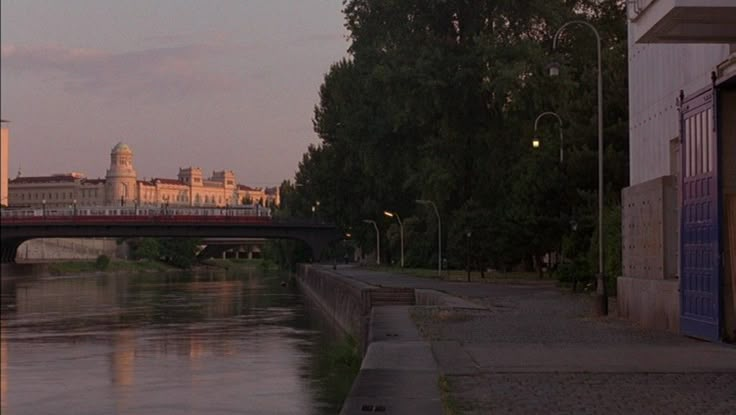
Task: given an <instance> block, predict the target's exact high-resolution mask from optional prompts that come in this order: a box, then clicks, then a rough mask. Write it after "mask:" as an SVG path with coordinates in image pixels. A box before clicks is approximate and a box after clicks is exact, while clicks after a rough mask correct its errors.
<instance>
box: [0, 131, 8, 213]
mask: <svg viewBox="0 0 736 415" xmlns="http://www.w3.org/2000/svg"><path fill="white" fill-rule="evenodd" d="M8 158H9V157H8V129H7V128H5V127H2V128H0V204H2V205H5V206H7V205H8Z"/></svg>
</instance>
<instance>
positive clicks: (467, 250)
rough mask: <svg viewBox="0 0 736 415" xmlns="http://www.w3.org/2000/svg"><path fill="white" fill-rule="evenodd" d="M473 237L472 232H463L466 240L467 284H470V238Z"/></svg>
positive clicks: (467, 230)
mask: <svg viewBox="0 0 736 415" xmlns="http://www.w3.org/2000/svg"><path fill="white" fill-rule="evenodd" d="M472 235H473V232H472V231H471V230H470V229H466V230H465V238H466V239H467V241H468V243H467V248H466V250H465V266H466V268H467V271H468V282H470V237H471V236H472Z"/></svg>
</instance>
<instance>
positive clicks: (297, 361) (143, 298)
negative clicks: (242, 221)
mask: <svg viewBox="0 0 736 415" xmlns="http://www.w3.org/2000/svg"><path fill="white" fill-rule="evenodd" d="M286 280H287V279H286V277H285V275H284V274H280V273H269V272H263V271H260V270H256V269H253V270H243V271H238V272H230V273H226V272H223V271H217V272H209V273H201V272H200V273H165V274H150V273H148V274H138V275H117V274H116V275H111V274H105V275H98V276H78V277H19V278H13V279H9V278H4V279H3V281H2V319H1V323H2V325H1V329H2V332H1V333H0V346H1V350H0V357H1V358H2V359H1V364H2V367H1V368H0V369H1V372H0V375H1V376H2V379H1V384H0V386H1V392H2V396H1V398H2V402H1V404H2V413H3V414H4V415H5V414H10V415H13V414H33V415H42V414H54V415H58V414H149V415H153V414H212V415H216V414H235V413H238V414H331V413H337V412H338V411H339V407H340V404H341V402H342V399H343V398H344V395H345V393H346V392H347V389H348V388H349V386H350V382H351V380H352V379H351V378H350V376H351V375H350V374H348V373H346V372H350V371H349V370H335V367H334V362H332V360H331V359H332V355H333V354H335V353H336V352H335V351H336V350H337V351H338V352H337V353H339V351H340V350H341V349H340V348H341V345H343V344H344V342H339V341H337V340H335V338H336V337H337V336H334V335H331V334H328V333H329V331H330V330H327V329H326V328H325V327H324V323H322V322H321V321H320V319H319V318H317V317H315V316H314V313H313V312H310V310H309V308H308V307H307V306H306V305H305V304H304V300H303V298H302V296H301V295H300V293H299V292H298V290H297V289H296V288H295V287H293V286H292V284H286V286H284V282H285V281H286ZM342 348H343V349H344V348H346V346H342ZM348 349H349V347H348ZM336 372H340V373H336Z"/></svg>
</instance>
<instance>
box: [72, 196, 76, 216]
mask: <svg viewBox="0 0 736 415" xmlns="http://www.w3.org/2000/svg"><path fill="white" fill-rule="evenodd" d="M72 204H73V205H74V216H77V199H74V200H73V201H72Z"/></svg>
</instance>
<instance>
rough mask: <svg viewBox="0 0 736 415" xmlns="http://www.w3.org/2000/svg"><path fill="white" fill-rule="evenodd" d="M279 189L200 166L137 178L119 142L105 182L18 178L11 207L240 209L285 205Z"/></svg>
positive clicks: (74, 176)
mask: <svg viewBox="0 0 736 415" xmlns="http://www.w3.org/2000/svg"><path fill="white" fill-rule="evenodd" d="M279 196H280V195H279V192H278V187H272V188H253V187H249V186H246V185H242V184H238V183H237V182H236V180H235V174H234V173H233V172H232V171H231V170H221V171H213V172H212V175H211V176H210V177H209V178H205V177H204V175H203V174H202V169H200V168H199V167H187V168H180V169H179V173H178V175H177V178H176V179H166V178H154V179H151V180H138V174H137V173H136V171H135V168H134V167H133V150H132V149H131V148H130V146H129V145H127V144H125V143H123V142H119V143H117V144H116V145H115V146H114V147H113V148H112V150H111V151H110V167H109V168H108V169H107V172H106V174H105V178H104V179H88V178H86V177H85V175H84V174H82V173H77V172H73V173H63V174H53V175H51V176H37V177H21V175H20V173H19V174H18V177H16V178H15V179H13V180H10V181H9V183H8V204H9V206H33V207H40V206H44V207H47V208H67V207H70V206H102V205H107V206H110V205H116V206H125V205H137V206H161V205H172V206H212V207H215V206H236V205H242V204H250V203H257V204H261V205H263V206H268V205H275V206H278V205H279V202H280V200H279V199H280V198H279Z"/></svg>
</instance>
